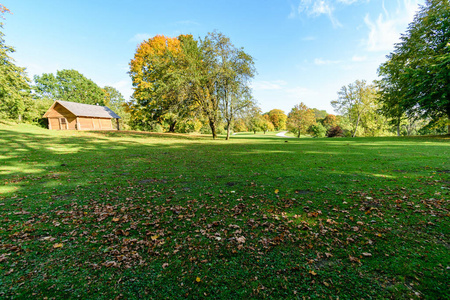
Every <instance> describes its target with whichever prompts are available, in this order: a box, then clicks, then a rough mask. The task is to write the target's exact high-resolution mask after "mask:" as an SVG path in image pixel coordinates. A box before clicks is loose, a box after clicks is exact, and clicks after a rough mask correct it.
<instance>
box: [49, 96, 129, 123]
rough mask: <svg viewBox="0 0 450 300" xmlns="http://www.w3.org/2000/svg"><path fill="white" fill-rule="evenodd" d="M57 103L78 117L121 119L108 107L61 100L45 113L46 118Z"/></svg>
mask: <svg viewBox="0 0 450 300" xmlns="http://www.w3.org/2000/svg"><path fill="white" fill-rule="evenodd" d="M57 103H58V104H60V105H62V106H63V107H64V108H66V109H67V110H68V111H70V112H71V113H73V114H74V115H75V116H77V117H95V118H111V119H120V117H119V116H118V115H117V114H116V113H115V112H113V111H112V110H111V109H109V108H108V107H106V106H100V105H90V104H83V103H76V102H69V101H61V100H57V101H55V103H53V105H52V107H50V109H49V110H48V111H47V112H46V113H45V115H44V118H45V117H47V114H48V113H49V111H50V110H51V109H52V108H53V107H54V106H55V105H56V104H57Z"/></svg>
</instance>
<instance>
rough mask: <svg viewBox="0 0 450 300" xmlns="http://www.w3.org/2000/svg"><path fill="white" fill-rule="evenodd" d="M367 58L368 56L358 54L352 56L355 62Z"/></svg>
mask: <svg viewBox="0 0 450 300" xmlns="http://www.w3.org/2000/svg"><path fill="white" fill-rule="evenodd" d="M366 60H367V56H358V55H354V56H353V57H352V61H354V62H363V61H366Z"/></svg>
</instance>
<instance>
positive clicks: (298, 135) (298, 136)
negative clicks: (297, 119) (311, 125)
mask: <svg viewBox="0 0 450 300" xmlns="http://www.w3.org/2000/svg"><path fill="white" fill-rule="evenodd" d="M300 135H301V132H300V127H299V128H298V134H297V138H300Z"/></svg>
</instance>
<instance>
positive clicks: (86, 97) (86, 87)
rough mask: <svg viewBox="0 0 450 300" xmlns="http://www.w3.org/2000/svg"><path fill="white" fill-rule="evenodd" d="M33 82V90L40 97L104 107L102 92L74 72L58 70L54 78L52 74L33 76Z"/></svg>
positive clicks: (88, 80) (81, 75)
mask: <svg viewBox="0 0 450 300" xmlns="http://www.w3.org/2000/svg"><path fill="white" fill-rule="evenodd" d="M34 82H35V86H34V90H35V92H36V94H37V95H38V96H40V97H48V98H51V99H53V100H63V101H71V102H77V103H85V104H94V105H95V104H99V105H105V102H104V101H105V94H104V92H103V90H102V89H101V88H100V87H99V86H98V85H97V84H96V83H95V82H93V81H92V80H90V79H88V78H86V77H85V76H84V75H83V74H81V73H80V72H78V71H76V70H60V71H57V72H56V76H55V75H53V74H52V73H44V74H42V75H41V76H39V75H35V76H34Z"/></svg>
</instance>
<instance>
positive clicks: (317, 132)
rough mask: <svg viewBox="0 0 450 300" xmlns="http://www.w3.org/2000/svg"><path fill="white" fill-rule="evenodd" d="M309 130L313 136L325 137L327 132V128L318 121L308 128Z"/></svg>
mask: <svg viewBox="0 0 450 300" xmlns="http://www.w3.org/2000/svg"><path fill="white" fill-rule="evenodd" d="M310 131H311V132H312V134H313V135H314V136H315V137H319V138H321V137H325V136H326V134H327V129H326V128H325V127H324V126H323V125H322V124H320V123H317V125H313V126H311V128H310Z"/></svg>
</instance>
